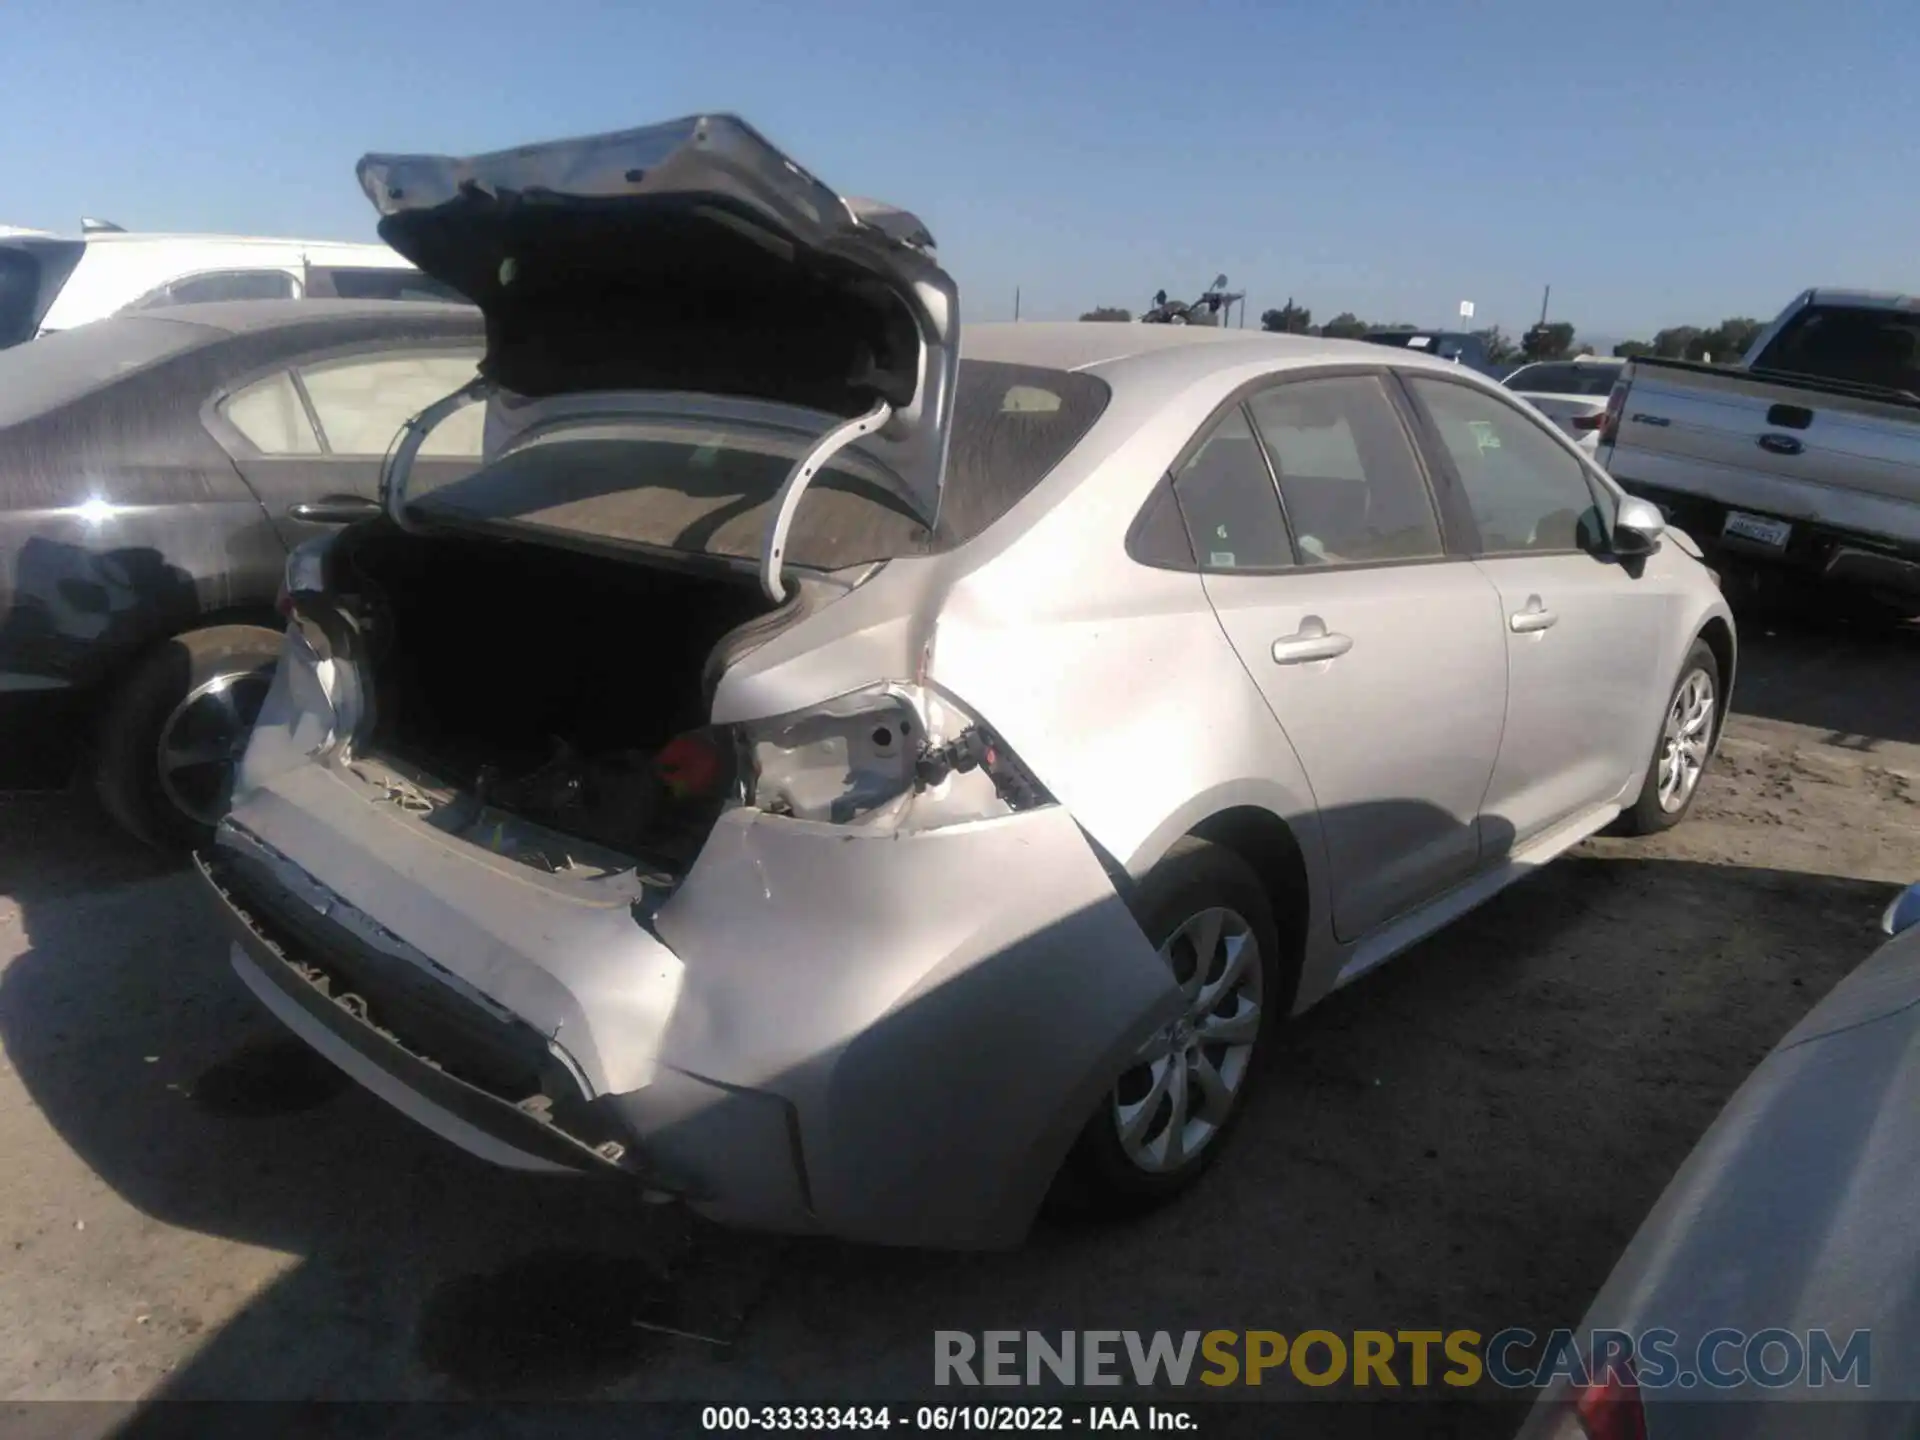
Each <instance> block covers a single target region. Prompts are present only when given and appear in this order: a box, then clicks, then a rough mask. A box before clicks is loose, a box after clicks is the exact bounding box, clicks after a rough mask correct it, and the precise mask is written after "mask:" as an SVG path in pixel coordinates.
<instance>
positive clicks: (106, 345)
mask: <svg viewBox="0 0 1920 1440" xmlns="http://www.w3.org/2000/svg"><path fill="white" fill-rule="evenodd" d="M207 337H208V332H207V331H206V330H205V329H204V328H203V327H201V326H198V325H183V324H181V323H179V322H177V321H172V320H162V319H159V318H157V317H151V316H131V315H130V316H125V317H121V318H115V319H108V320H96V321H94V322H93V323H92V324H90V325H77V326H75V327H74V328H73V329H71V330H62V331H61V332H60V333H59V334H57V335H47V336H44V337H42V338H41V339H39V340H35V341H34V342H33V343H32V344H31V345H16V346H14V347H13V348H12V349H11V350H7V351H4V352H0V428H4V427H5V426H8V425H17V424H19V423H20V422H21V421H23V420H31V419H32V418H33V417H34V416H36V415H39V414H42V413H44V412H45V411H48V410H51V409H53V408H54V406H56V405H64V404H65V403H66V402H68V401H69V400H77V399H78V398H79V397H80V396H82V395H85V394H87V393H89V392H90V391H94V390H98V389H100V388H102V387H103V386H106V385H108V384H111V383H112V382H113V381H115V380H118V379H120V378H121V377H122V376H124V375H130V374H132V373H133V372H134V371H136V370H144V369H146V368H147V367H148V366H149V365H153V364H155V363H157V362H159V361H161V360H164V359H166V358H167V357H168V356H169V355H175V354H178V353H180V352H181V351H183V350H189V349H191V348H193V347H194V346H195V345H198V344H200V343H201V342H202V341H204V340H205V339H207Z"/></svg>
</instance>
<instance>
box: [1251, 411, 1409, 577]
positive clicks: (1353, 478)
mask: <svg viewBox="0 0 1920 1440" xmlns="http://www.w3.org/2000/svg"><path fill="white" fill-rule="evenodd" d="M1248 408H1249V409H1250V410H1251V411H1252V412H1253V423H1254V425H1255V426H1256V427H1257V428H1258V430H1259V432H1260V438H1261V440H1262V441H1263V442H1264V443H1265V445H1266V447H1267V457H1268V458H1269V459H1270V460H1272V462H1273V470H1274V474H1275V476H1276V477H1277V478H1278V479H1279V481H1280V495H1281V498H1282V499H1283V500H1284V501H1285V502H1286V507H1287V518H1288V519H1289V520H1290V521H1291V522H1292V524H1293V535H1294V543H1295V546H1296V548H1297V549H1298V550H1299V553H1300V563H1301V564H1302V565H1352V564H1366V563H1375V564H1377V563H1381V562H1385V561H1395V560H1424V559H1432V558H1435V557H1437V556H1440V555H1442V554H1444V553H1445V546H1444V545H1443V544H1442V543H1441V539H1440V523H1439V520H1438V519H1437V518H1436V517H1435V515H1434V509H1433V501H1432V498H1431V497H1430V496H1429V494H1428V492H1427V482H1426V477H1425V476H1424V475H1423V474H1422V473H1421V471H1420V462H1419V460H1418V459H1417V458H1416V457H1415V455H1414V450H1413V444H1412V442H1411V441H1410V440H1409V439H1408V438H1407V431H1406V427H1405V426H1404V425H1402V424H1401V422H1400V415H1399V412H1398V411H1397V410H1395V409H1394V406H1393V402H1392V401H1391V400H1390V399H1389V398H1388V397H1387V391H1386V387H1385V385H1384V384H1383V383H1382V382H1381V380H1380V379H1379V378H1378V377H1376V376H1372V375H1351V376H1336V377H1329V378H1327V379H1323V380H1296V381H1292V382H1291V383H1288V384H1283V385H1276V386H1275V387H1274V388H1273V389H1271V390H1263V391H1262V392H1260V393H1259V394H1258V395H1256V396H1254V397H1253V399H1252V400H1251V401H1249V402H1248Z"/></svg>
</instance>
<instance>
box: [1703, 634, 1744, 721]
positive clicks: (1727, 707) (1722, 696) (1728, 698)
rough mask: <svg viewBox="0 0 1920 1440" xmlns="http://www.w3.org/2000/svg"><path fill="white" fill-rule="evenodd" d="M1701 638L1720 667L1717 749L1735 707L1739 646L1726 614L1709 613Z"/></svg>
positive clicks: (1717, 699) (1716, 716)
mask: <svg viewBox="0 0 1920 1440" xmlns="http://www.w3.org/2000/svg"><path fill="white" fill-rule="evenodd" d="M1699 638H1700V639H1701V640H1702V641H1704V642H1705V644H1706V647H1707V648H1708V649H1709V650H1711V651H1712V652H1713V662H1714V664H1715V665H1717V666H1719V667H1720V693H1719V695H1717V696H1716V697H1715V701H1716V703H1717V705H1718V707H1719V713H1718V714H1716V715H1715V716H1714V717H1713V744H1714V748H1715V749H1716V750H1717V749H1719V748H1720V736H1721V735H1722V734H1723V733H1724V732H1725V730H1726V728H1727V715H1728V714H1729V712H1731V710H1732V709H1733V672H1734V664H1735V661H1736V660H1737V659H1738V658H1739V647H1738V645H1737V644H1736V642H1735V640H1734V634H1733V625H1732V623H1731V622H1730V621H1729V620H1728V619H1727V617H1726V616H1724V615H1709V616H1708V617H1707V622H1706V624H1704V625H1702V626H1701V627H1700V635H1699Z"/></svg>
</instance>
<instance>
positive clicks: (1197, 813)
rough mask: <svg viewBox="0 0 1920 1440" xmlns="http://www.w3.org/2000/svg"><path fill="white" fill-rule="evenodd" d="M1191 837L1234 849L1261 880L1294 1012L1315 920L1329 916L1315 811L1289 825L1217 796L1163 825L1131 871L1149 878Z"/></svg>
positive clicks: (1271, 811)
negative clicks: (1317, 861)
mask: <svg viewBox="0 0 1920 1440" xmlns="http://www.w3.org/2000/svg"><path fill="white" fill-rule="evenodd" d="M1303 831H1305V832H1307V833H1302V832H1303ZM1189 835H1191V836H1195V837H1197V838H1199V839H1202V840H1206V841H1209V842H1211V843H1212V844H1215V845H1219V846H1221V847H1222V848H1223V849H1226V850H1230V851H1232V852H1233V853H1234V854H1235V855H1237V856H1239V857H1240V858H1241V859H1242V860H1244V861H1246V862H1247V864H1248V865H1249V866H1250V867H1251V868H1252V870H1253V872H1254V874H1256V875H1257V876H1259V877H1260V883H1261V885H1262V886H1263V887H1265V889H1266V892H1267V897H1268V899H1269V901H1270V902H1271V903H1272V905H1273V916H1274V922H1275V924H1276V925H1277V926H1278V927H1279V930H1280V941H1281V944H1282V946H1283V947H1285V950H1286V954H1285V956H1284V957H1283V958H1284V961H1285V963H1286V968H1287V972H1288V973H1287V975H1286V978H1285V980H1284V981H1283V983H1284V984H1285V986H1286V988H1287V991H1288V993H1287V995H1286V1005H1285V1007H1284V1009H1283V1011H1282V1012H1281V1013H1283V1014H1284V1013H1290V1012H1291V1011H1292V1009H1293V1007H1294V1005H1295V1003H1296V1002H1297V1000H1298V998H1299V994H1300V981H1301V974H1302V971H1303V970H1304V968H1305V963H1306V958H1307V954H1308V951H1309V949H1310V947H1311V943H1312V938H1313V923H1314V917H1315V916H1316V915H1321V914H1324V913H1325V909H1324V906H1323V904H1322V903H1321V900H1320V897H1319V895H1318V889H1319V883H1320V874H1319V870H1318V869H1317V867H1315V866H1314V865H1313V864H1312V863H1311V860H1310V858H1309V857H1310V856H1312V855H1313V854H1314V853H1316V847H1318V845H1319V843H1320V840H1319V831H1318V826H1317V823H1316V822H1315V820H1314V812H1313V811H1312V810H1311V809H1308V810H1305V811H1303V812H1301V814H1300V816H1299V818H1298V819H1297V820H1296V821H1295V822H1289V821H1288V820H1286V819H1285V818H1283V817H1282V816H1281V814H1280V813H1279V811H1278V810H1277V809H1275V808H1272V807H1270V806H1269V805H1266V804H1261V803H1257V802H1256V801H1253V800H1249V799H1237V800H1229V799H1228V798H1227V797H1216V798H1215V799H1214V801H1213V803H1211V804H1205V803H1202V804H1199V805H1198V806H1196V807H1195V808H1194V809H1191V810H1189V811H1188V812H1185V813H1183V814H1182V815H1180V816H1177V817H1174V818H1172V819H1170V820H1169V821H1168V822H1167V823H1166V824H1165V825H1163V826H1161V827H1160V829H1159V830H1157V831H1156V832H1155V838H1154V840H1152V841H1149V843H1148V844H1147V845H1145V846H1143V847H1141V850H1140V852H1139V853H1137V854H1136V855H1135V856H1134V857H1133V860H1132V862H1131V863H1130V864H1128V866H1127V867H1126V868H1127V871H1128V872H1129V873H1130V874H1131V875H1133V876H1135V877H1136V878H1137V877H1139V876H1143V875H1145V874H1146V873H1147V872H1148V871H1149V870H1151V869H1152V868H1153V867H1154V866H1155V865H1156V864H1158V863H1159V861H1160V859H1161V858H1162V857H1163V856H1164V855H1165V854H1166V853H1167V851H1168V850H1170V849H1172V848H1173V845H1174V844H1175V842H1177V841H1179V840H1181V839H1182V838H1184V837H1186V836H1189Z"/></svg>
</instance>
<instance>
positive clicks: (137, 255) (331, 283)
mask: <svg viewBox="0 0 1920 1440" xmlns="http://www.w3.org/2000/svg"><path fill="white" fill-rule="evenodd" d="M458 298H459V297H458V296H457V295H455V294H453V292H451V291H449V290H448V289H447V288H446V287H445V286H444V285H440V284H438V283H437V282H435V281H432V280H429V279H427V278H426V276H424V275H422V274H421V273H420V272H419V271H418V270H416V269H414V267H413V266H411V265H409V264H408V263H407V262H406V261H405V260H403V259H401V258H400V257H399V256H398V255H396V254H394V253H393V251H392V250H391V249H389V248H388V247H387V246H385V245H364V244H350V243H346V242H342V241H332V240H274V239H262V238H259V237H255V236H249V235H149V234H144V233H139V232H133V231H126V230H122V229H121V228H120V227H118V226H116V225H108V224H105V223H103V222H100V221H89V222H87V225H86V227H85V231H84V233H83V234H82V235H80V236H77V237H73V236H62V235H55V234H51V233H48V232H45V231H35V230H21V229H17V228H12V227H0V348H4V347H6V346H9V345H17V344H19V343H20V342H22V341H24V340H31V339H33V338H34V337H35V336H36V335H45V334H52V333H54V332H57V331H60V330H71V329H72V328H73V327H74V326H76V325H84V324H86V323H87V322H88V321H90V320H98V319H101V318H102V317H103V316H107V315H112V314H116V313H118V312H120V311H122V310H154V309H161V308H163V307H166V306H170V305H196V304H205V303H209V302H213V301H219V300H300V299H344V300H434V301H439V302H441V303H445V302H447V301H450V300H457V299H458Z"/></svg>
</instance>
